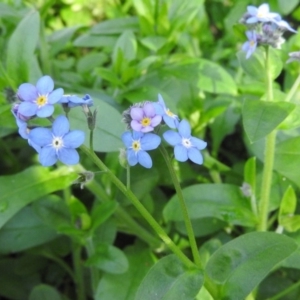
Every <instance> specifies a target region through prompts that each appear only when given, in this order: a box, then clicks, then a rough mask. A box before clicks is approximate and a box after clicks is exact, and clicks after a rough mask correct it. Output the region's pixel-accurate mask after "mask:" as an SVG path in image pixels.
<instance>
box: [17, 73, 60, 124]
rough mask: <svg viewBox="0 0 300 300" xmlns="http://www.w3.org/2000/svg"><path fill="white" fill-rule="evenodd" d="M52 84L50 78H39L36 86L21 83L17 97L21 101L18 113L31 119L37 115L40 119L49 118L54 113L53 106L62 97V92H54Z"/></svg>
mask: <svg viewBox="0 0 300 300" xmlns="http://www.w3.org/2000/svg"><path fill="white" fill-rule="evenodd" d="M53 89H54V82H53V80H52V78H51V77H50V76H47V75H46V76H43V77H41V78H40V79H39V80H38V81H37V83H36V86H34V85H33V84H31V83H23V84H21V85H20V86H19V88H18V92H17V96H18V98H19V99H20V100H21V101H22V102H21V103H20V106H19V113H20V114H22V115H24V116H26V117H32V116H35V115H37V116H38V117H40V118H46V117H50V116H51V115H52V114H53V112H54V107H53V104H55V103H57V102H58V101H59V99H60V98H61V97H62V95H63V93H64V90H63V89H61V88H59V89H56V90H54V91H53Z"/></svg>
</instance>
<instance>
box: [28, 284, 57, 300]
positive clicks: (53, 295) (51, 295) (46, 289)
mask: <svg viewBox="0 0 300 300" xmlns="http://www.w3.org/2000/svg"><path fill="white" fill-rule="evenodd" d="M41 299H43V300H63V298H62V297H61V295H60V294H59V292H58V291H57V290H56V289H55V288H53V287H52V286H50V285H47V284H39V285H37V286H35V287H34V289H33V290H32V291H31V293H30V295H29V300H41Z"/></svg>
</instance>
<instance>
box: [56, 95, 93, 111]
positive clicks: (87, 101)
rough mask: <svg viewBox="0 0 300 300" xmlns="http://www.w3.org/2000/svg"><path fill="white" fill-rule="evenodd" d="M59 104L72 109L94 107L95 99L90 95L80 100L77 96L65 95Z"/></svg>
mask: <svg viewBox="0 0 300 300" xmlns="http://www.w3.org/2000/svg"><path fill="white" fill-rule="evenodd" d="M58 103H61V104H66V105H68V107H70V108H73V107H76V106H82V105H87V106H92V105H93V104H94V103H93V99H92V98H91V96H90V95H88V94H86V95H85V96H84V97H83V98H80V97H78V96H76V95H64V96H62V98H61V99H60V100H59V101H58Z"/></svg>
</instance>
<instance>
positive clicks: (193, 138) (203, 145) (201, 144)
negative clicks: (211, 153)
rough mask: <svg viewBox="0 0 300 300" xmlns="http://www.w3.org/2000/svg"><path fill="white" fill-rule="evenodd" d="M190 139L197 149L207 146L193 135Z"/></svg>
mask: <svg viewBox="0 0 300 300" xmlns="http://www.w3.org/2000/svg"><path fill="white" fill-rule="evenodd" d="M190 141H191V142H192V145H193V146H194V147H196V148H197V149H198V150H203V149H205V148H206V146H207V143H206V142H204V141H202V140H200V139H198V138H195V137H193V136H192V137H191V139H190Z"/></svg>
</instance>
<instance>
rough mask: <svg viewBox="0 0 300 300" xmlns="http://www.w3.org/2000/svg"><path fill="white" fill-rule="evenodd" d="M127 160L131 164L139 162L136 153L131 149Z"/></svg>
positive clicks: (128, 151)
mask: <svg viewBox="0 0 300 300" xmlns="http://www.w3.org/2000/svg"><path fill="white" fill-rule="evenodd" d="M127 160H128V164H129V165H130V166H135V165H136V164H137V163H138V159H137V156H136V153H135V152H134V151H133V150H131V149H129V150H127Z"/></svg>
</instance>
